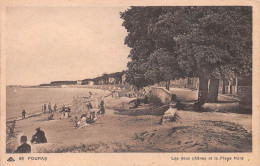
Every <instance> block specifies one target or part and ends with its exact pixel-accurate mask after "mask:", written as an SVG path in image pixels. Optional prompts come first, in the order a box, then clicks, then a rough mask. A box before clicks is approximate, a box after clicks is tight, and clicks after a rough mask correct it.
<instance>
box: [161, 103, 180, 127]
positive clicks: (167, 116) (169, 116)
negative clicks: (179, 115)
mask: <svg viewBox="0 0 260 166" xmlns="http://www.w3.org/2000/svg"><path fill="white" fill-rule="evenodd" d="M176 112H177V108H172V107H170V108H169V109H168V110H167V111H166V112H165V113H164V115H163V117H162V124H163V123H165V122H171V121H172V120H173V119H174V118H175V116H176Z"/></svg>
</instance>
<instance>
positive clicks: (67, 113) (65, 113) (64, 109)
mask: <svg viewBox="0 0 260 166" xmlns="http://www.w3.org/2000/svg"><path fill="white" fill-rule="evenodd" d="M70 112H71V108H70V107H65V106H64V105H63V106H62V109H61V114H62V116H63V117H64V118H65V119H66V118H69V117H70Z"/></svg>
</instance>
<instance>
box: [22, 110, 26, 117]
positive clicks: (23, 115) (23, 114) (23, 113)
mask: <svg viewBox="0 0 260 166" xmlns="http://www.w3.org/2000/svg"><path fill="white" fill-rule="evenodd" d="M25 114H26V112H25V110H23V112H22V119H25Z"/></svg>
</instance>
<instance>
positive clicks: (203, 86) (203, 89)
mask: <svg viewBox="0 0 260 166" xmlns="http://www.w3.org/2000/svg"><path fill="white" fill-rule="evenodd" d="M199 81H200V83H199V94H198V103H199V104H200V105H203V104H204V103H205V102H206V100H207V96H208V78H207V77H205V76H200V77H199Z"/></svg>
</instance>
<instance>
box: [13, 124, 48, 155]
mask: <svg viewBox="0 0 260 166" xmlns="http://www.w3.org/2000/svg"><path fill="white" fill-rule="evenodd" d="M35 130H36V133H35V134H34V135H33V136H32V139H31V141H30V142H31V144H34V143H35V144H40V143H47V138H46V136H45V133H44V131H43V130H41V128H40V127H38V128H37V129H35ZM20 143H21V145H20V146H18V147H17V149H16V150H15V151H14V153H31V146H30V145H29V144H27V136H25V135H23V136H21V139H20Z"/></svg>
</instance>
